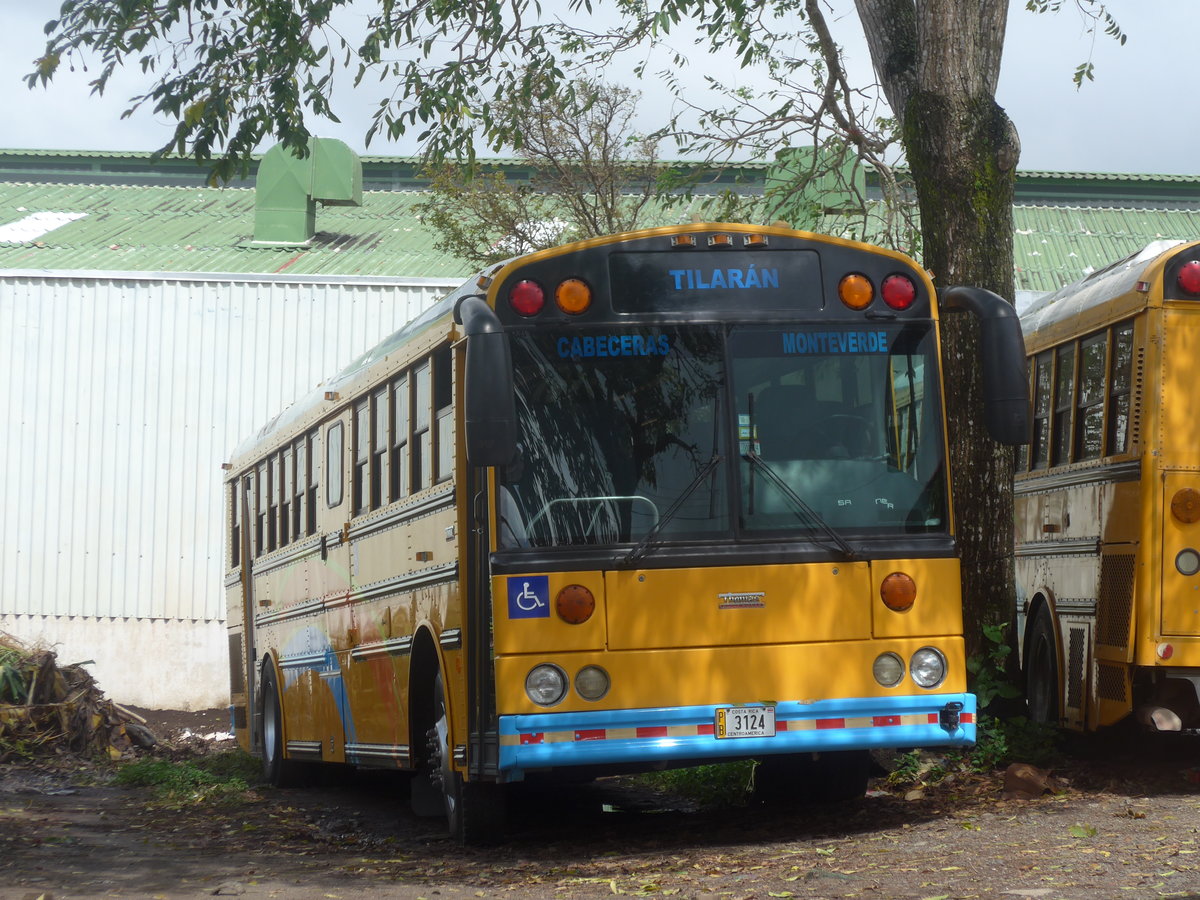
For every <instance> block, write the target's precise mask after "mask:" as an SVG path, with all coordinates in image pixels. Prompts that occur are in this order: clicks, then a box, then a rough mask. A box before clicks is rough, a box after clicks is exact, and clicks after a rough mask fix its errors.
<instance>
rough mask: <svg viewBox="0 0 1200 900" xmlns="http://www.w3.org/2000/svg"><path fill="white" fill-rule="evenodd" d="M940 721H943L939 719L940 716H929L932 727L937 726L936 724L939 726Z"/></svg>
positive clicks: (931, 714) (932, 714)
mask: <svg viewBox="0 0 1200 900" xmlns="http://www.w3.org/2000/svg"><path fill="white" fill-rule="evenodd" d="M940 721H941V719H939V718H938V714H937V713H930V714H929V724H930V725H936V724H938V722H940Z"/></svg>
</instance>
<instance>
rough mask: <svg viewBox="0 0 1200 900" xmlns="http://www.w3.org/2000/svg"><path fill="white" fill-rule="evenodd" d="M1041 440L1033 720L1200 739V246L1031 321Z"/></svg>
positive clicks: (1024, 512) (1092, 286)
mask: <svg viewBox="0 0 1200 900" xmlns="http://www.w3.org/2000/svg"><path fill="white" fill-rule="evenodd" d="M1021 323H1022V327H1023V330H1024V333H1025V340H1026V345H1027V352H1028V355H1029V362H1030V373H1031V375H1030V380H1031V387H1030V394H1031V397H1032V398H1033V430H1032V435H1033V439H1032V441H1031V443H1030V447H1029V453H1028V455H1027V456H1025V458H1024V460H1023V463H1022V464H1021V465H1020V466H1019V471H1018V473H1017V476H1016V552H1017V586H1018V604H1019V605H1018V610H1017V612H1018V615H1019V621H1020V623H1021V626H1020V632H1021V635H1022V637H1023V649H1022V658H1023V662H1024V668H1025V675H1026V681H1027V689H1028V695H1029V702H1030V712H1031V715H1032V716H1033V718H1035V719H1037V720H1039V721H1043V722H1052V723H1061V724H1064V725H1066V726H1067V727H1069V728H1072V729H1075V730H1091V729H1095V728H1097V727H1100V726H1104V725H1111V724H1113V723H1116V722H1118V721H1120V720H1122V719H1124V718H1126V717H1127V716H1130V715H1136V717H1137V718H1138V719H1139V720H1140V721H1141V722H1142V723H1144V724H1146V725H1148V726H1149V727H1151V728H1154V729H1157V730H1160V731H1178V730H1180V729H1182V728H1195V727H1197V726H1200V704H1197V699H1196V684H1197V681H1198V679H1200V439H1198V435H1200V433H1198V431H1197V427H1196V424H1195V415H1194V412H1193V411H1192V410H1191V408H1190V407H1191V400H1190V398H1191V395H1192V393H1193V392H1194V391H1195V387H1196V364H1195V362H1194V360H1195V358H1196V356H1197V353H1198V351H1200V243H1183V242H1178V241H1176V242H1162V241H1160V242H1157V243H1155V244H1152V245H1150V246H1149V247H1147V248H1146V249H1145V250H1143V251H1141V252H1140V253H1137V254H1135V255H1133V256H1131V257H1129V258H1128V259H1124V260H1121V261H1120V262H1117V263H1114V264H1113V265H1111V266H1109V267H1108V268H1106V269H1103V270H1101V271H1098V272H1095V273H1093V274H1092V275H1089V276H1088V277H1087V278H1084V279H1083V280H1082V281H1080V282H1078V283H1076V284H1073V285H1070V286H1068V287H1065V288H1063V289H1062V290H1060V291H1058V292H1057V293H1055V294H1052V295H1051V296H1049V297H1047V298H1044V299H1043V300H1041V301H1038V302H1037V303H1036V304H1035V305H1034V306H1032V307H1030V309H1029V310H1028V311H1027V312H1026V313H1025V314H1024V315H1023V316H1022V318H1021Z"/></svg>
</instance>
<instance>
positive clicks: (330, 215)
mask: <svg viewBox="0 0 1200 900" xmlns="http://www.w3.org/2000/svg"><path fill="white" fill-rule="evenodd" d="M420 200H421V195H420V194H418V193H415V192H411V191H373V192H369V193H368V192H364V194H363V205H362V206H361V207H345V206H330V207H321V206H318V210H317V234H316V237H315V238H314V239H313V241H312V244H311V246H307V247H284V248H275V247H254V246H251V245H250V241H251V240H252V238H253V235H252V232H253V228H254V191H253V190H251V189H248V188H180V187H124V186H118V185H98V186H97V185H90V186H89V185H60V184H50V185H47V184H2V183H0V226H4V225H6V224H8V223H12V222H16V221H19V220H21V219H22V218H23V217H25V216H28V215H29V214H31V213H35V212H56V213H79V212H82V213H86V215H85V216H83V217H82V218H79V219H75V220H74V221H71V222H68V223H66V224H64V225H61V226H60V227H58V228H55V229H54V230H52V231H50V232H48V233H46V234H44V235H42V236H40V237H38V238H36V239H35V240H28V241H24V242H22V243H15V244H14V243H0V268H4V269H100V270H105V271H136V272H147V271H156V272H231V273H241V274H251V273H253V274H272V273H281V272H286V273H287V274H289V275H379V276H407V277H425V278H440V277H455V278H457V277H466V276H467V275H469V274H471V267H470V266H468V265H466V264H464V263H463V262H462V261H461V260H459V259H457V258H455V257H453V256H450V255H449V254H446V253H442V252H440V251H438V250H436V249H435V248H434V247H433V236H432V234H431V233H430V232H429V231H428V230H426V229H425V228H424V226H422V225H421V223H420V222H419V221H418V220H417V217H416V214H415V212H414V208H415V206H416V204H417V203H418V202H419V201H420Z"/></svg>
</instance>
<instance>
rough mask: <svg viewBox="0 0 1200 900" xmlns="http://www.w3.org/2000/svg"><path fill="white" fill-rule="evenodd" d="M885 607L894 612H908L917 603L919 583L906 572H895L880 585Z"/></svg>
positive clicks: (880, 593) (880, 594)
mask: <svg viewBox="0 0 1200 900" xmlns="http://www.w3.org/2000/svg"><path fill="white" fill-rule="evenodd" d="M879 596H880V598H881V599H882V600H883V605H884V606H886V607H887V608H888V609H890V610H893V611H894V612H907V611H908V610H910V609H912V605H913V604H914V603H916V601H917V583H916V582H915V581H913V580H912V578H911V577H910V576H908V575H906V574H905V573H904V572H893V573H892V574H891V575H889V576H887V578H885V579H883V582H882V583H881V584H880V585H879Z"/></svg>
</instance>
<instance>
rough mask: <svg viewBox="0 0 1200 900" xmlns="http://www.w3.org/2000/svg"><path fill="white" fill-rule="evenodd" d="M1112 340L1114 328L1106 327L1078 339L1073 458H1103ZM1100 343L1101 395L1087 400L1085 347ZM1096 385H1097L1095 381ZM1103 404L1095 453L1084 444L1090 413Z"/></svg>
mask: <svg viewBox="0 0 1200 900" xmlns="http://www.w3.org/2000/svg"><path fill="white" fill-rule="evenodd" d="M1110 343H1111V332H1110V331H1109V330H1108V329H1107V328H1106V329H1104V330H1103V331H1098V332H1094V333H1092V334H1089V335H1087V336H1086V337H1082V338H1080V339H1079V340H1078V341H1076V345H1077V346H1076V349H1075V358H1076V373H1077V374H1076V383H1075V410H1074V427H1073V429H1072V435H1071V447H1072V453H1071V459H1072V460H1073V461H1075V462H1090V461H1092V460H1096V459H1100V458H1101V457H1103V456H1104V436H1105V424H1106V422H1105V416H1106V414H1107V406H1108V405H1107V403H1105V398H1106V397H1107V396H1108V353H1109V345H1110ZM1097 344H1099V345H1100V347H1101V354H1102V356H1101V361H1100V383H1099V389H1098V391H1097V393H1098V394H1099V399H1098V400H1094V401H1093V402H1092V403H1089V404H1086V405H1085V404H1084V399H1085V397H1084V378H1085V371H1084V356H1085V351H1086V350H1087V349H1088V348H1089V347H1095V346H1096V345H1097ZM1092 387H1095V386H1094V385H1093V386H1092ZM1097 406H1098V407H1100V434H1099V438H1100V439H1099V442H1098V445H1097V447H1096V449H1095V452H1094V453H1088V452H1087V451H1086V448H1085V447H1084V445H1083V442H1084V436H1085V428H1084V425H1085V423H1086V421H1087V414H1088V413H1089V412H1091V411H1094V410H1095V409H1096V407H1097Z"/></svg>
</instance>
